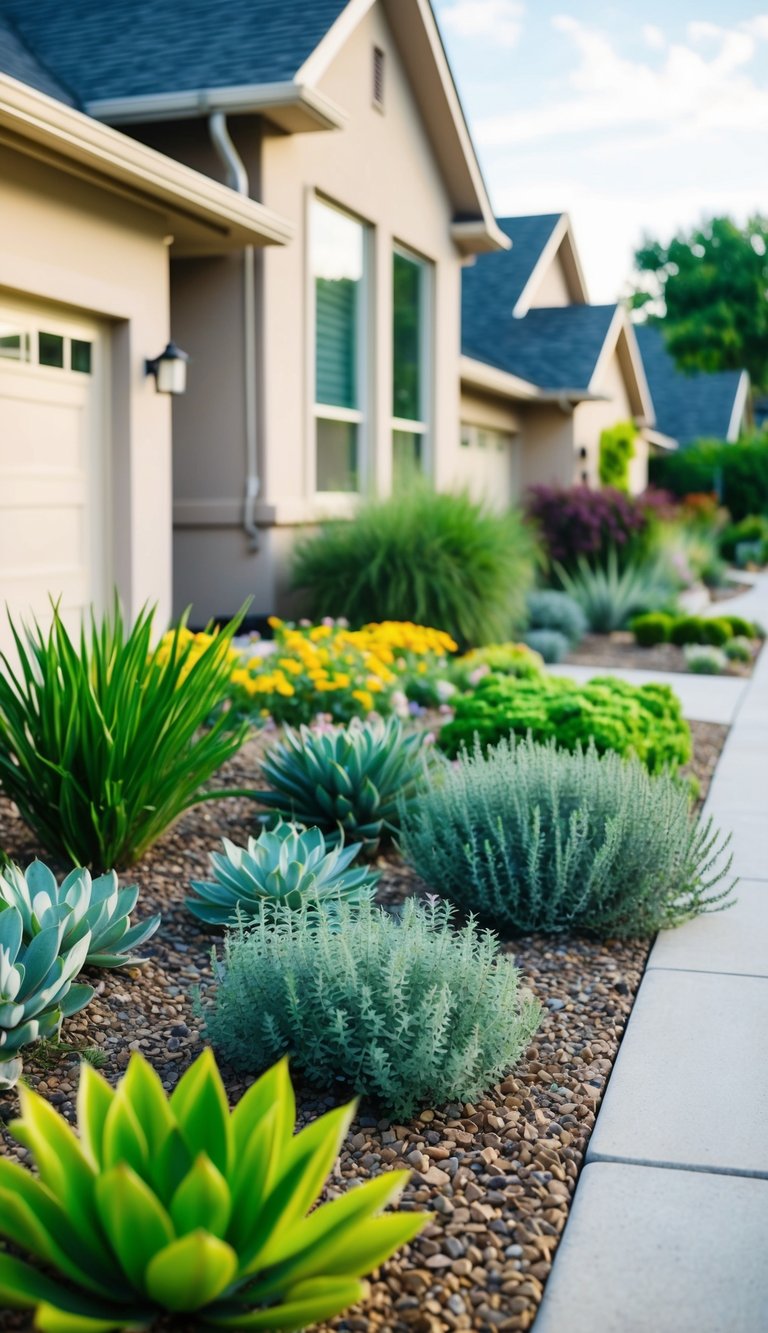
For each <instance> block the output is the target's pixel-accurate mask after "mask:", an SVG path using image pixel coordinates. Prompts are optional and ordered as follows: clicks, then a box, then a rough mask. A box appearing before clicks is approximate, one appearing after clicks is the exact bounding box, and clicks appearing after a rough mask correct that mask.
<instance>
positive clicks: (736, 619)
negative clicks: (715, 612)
mask: <svg viewBox="0 0 768 1333" xmlns="http://www.w3.org/2000/svg"><path fill="white" fill-rule="evenodd" d="M718 619H719V620H727V621H728V624H729V625H730V627H731V634H732V635H733V637H734V639H757V638H759V637H760V635H759V633H758V627H757V625H755V624H754V622H753V621H751V620H745V619H744V617H743V616H729V615H723V616H718Z"/></svg>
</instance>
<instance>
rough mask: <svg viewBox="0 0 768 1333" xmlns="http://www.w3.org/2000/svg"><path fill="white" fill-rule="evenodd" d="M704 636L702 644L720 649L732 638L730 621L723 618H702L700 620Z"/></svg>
mask: <svg viewBox="0 0 768 1333" xmlns="http://www.w3.org/2000/svg"><path fill="white" fill-rule="evenodd" d="M702 631H703V634H704V637H703V639H702V640H701V642H702V643H710V644H712V645H713V647H715V648H722V646H723V644H724V643H727V642H728V640H729V639H730V638H731V637H732V631H731V624H730V621H729V620H727V619H726V618H725V616H704V617H703V619H702Z"/></svg>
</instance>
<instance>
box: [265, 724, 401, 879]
mask: <svg viewBox="0 0 768 1333" xmlns="http://www.w3.org/2000/svg"><path fill="white" fill-rule="evenodd" d="M426 756H427V741H426V737H425V735H424V733H411V734H410V735H409V734H407V733H406V732H405V731H404V730H403V726H402V723H401V722H400V721H399V720H398V719H397V718H396V717H390V718H388V719H387V721H386V722H383V721H381V719H377V718H374V719H371V720H370V721H368V722H360V721H359V720H358V719H356V718H355V719H353V721H352V722H350V723H349V725H348V726H347V727H338V728H328V729H327V730H323V731H316V730H311V729H310V728H309V727H301V728H300V730H299V731H298V732H296V731H291V730H290V728H288V727H286V728H285V731H284V733H283V739H282V740H281V741H279V742H278V743H277V744H276V745H273V746H272V748H271V749H270V750H269V751H268V752H267V755H266V757H265V758H264V759H263V761H262V772H263V774H264V777H265V778H266V780H267V782H268V783H269V787H268V789H267V790H266V791H257V792H254V793H253V795H254V797H255V799H256V800H257V801H260V802H261V804H262V805H266V806H267V807H268V808H269V809H270V810H274V811H276V812H277V814H278V815H279V816H280V817H281V818H282V819H287V820H290V821H291V822H292V823H295V824H303V825H304V826H305V827H307V828H310V827H317V828H319V829H321V830H322V832H323V833H324V834H325V836H326V839H327V840H331V841H336V840H338V839H339V838H345V839H347V840H349V841H351V842H362V843H363V844H364V847H365V850H366V851H367V852H369V853H373V852H374V851H375V850H376V847H377V846H378V843H379V840H380V839H381V838H382V837H384V836H386V835H388V834H391V833H393V832H394V831H395V829H396V828H397V817H398V815H397V811H398V805H397V802H398V798H399V797H403V798H404V799H406V800H415V799H416V794H417V792H418V788H419V786H420V784H421V781H422V779H423V776H424V771H425V762H426Z"/></svg>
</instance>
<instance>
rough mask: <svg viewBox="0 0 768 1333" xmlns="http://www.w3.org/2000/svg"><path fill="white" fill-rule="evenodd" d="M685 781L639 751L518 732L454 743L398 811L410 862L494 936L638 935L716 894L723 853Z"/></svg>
mask: <svg viewBox="0 0 768 1333" xmlns="http://www.w3.org/2000/svg"><path fill="white" fill-rule="evenodd" d="M725 845H726V844H723V843H722V842H721V839H720V837H719V835H718V834H716V833H713V831H712V827H711V823H706V824H702V823H692V821H691V819H690V815H689V796H688V792H687V790H686V788H685V785H684V784H683V783H681V782H679V781H678V780H677V779H675V778H673V777H671V776H670V775H669V774H662V775H661V776H659V777H651V776H650V775H649V774H648V773H647V771H646V770H645V769H644V768H643V766H642V765H641V764H640V763H638V762H637V760H629V761H628V760H626V759H621V758H620V757H619V756H618V755H616V754H605V755H598V753H597V751H596V750H595V749H594V747H591V746H590V748H589V749H587V750H577V751H576V752H575V753H574V754H567V753H564V752H563V751H561V750H558V749H556V748H555V746H554V745H553V744H550V745H536V744H534V743H533V742H532V741H531V740H530V739H527V740H524V741H518V742H515V741H514V740H509V741H503V742H501V744H500V745H498V746H497V747H496V748H495V749H492V750H490V751H489V752H488V753H487V754H485V755H484V754H483V753H482V751H481V749H480V746H479V745H477V744H476V745H475V748H474V750H473V752H472V753H468V752H467V751H464V752H463V753H462V754H461V755H460V756H459V759H458V762H457V763H456V764H454V765H452V766H451V768H450V770H449V771H448V772H446V773H444V774H441V777H440V781H439V782H434V783H431V784H430V786H429V788H428V789H427V790H426V791H425V792H424V793H423V795H422V799H421V801H420V802H419V805H418V807H415V808H411V809H410V810H407V811H406V810H404V811H403V819H402V834H401V848H402V851H403V854H404V856H405V858H406V860H407V861H408V863H409V864H410V865H411V866H412V867H413V868H414V870H416V871H417V873H418V874H419V875H420V876H421V877H422V878H423V879H424V880H426V882H427V884H429V885H431V886H432V887H434V888H436V889H437V888H439V890H440V892H441V893H443V894H445V895H446V897H448V898H450V899H451V900H452V901H453V902H455V903H456V904H457V905H458V906H459V907H460V908H461V909H462V911H465V912H473V913H477V914H478V915H479V916H480V917H481V918H482V919H483V920H485V921H488V922H489V923H491V924H493V925H494V926H495V927H496V928H497V929H499V930H501V931H502V932H504V933H514V934H517V933H526V932H528V931H534V930H536V931H547V932H557V931H566V930H567V931H572V930H585V931H590V932H594V933H595V934H600V935H603V936H607V935H648V934H651V933H652V932H653V931H655V930H660V929H664V928H666V927H669V926H676V925H679V924H680V923H681V922H683V921H686V920H688V919H689V918H690V917H693V916H698V915H699V914H700V913H702V912H708V911H712V910H714V909H716V908H718V907H722V906H724V905H725V902H726V899H727V897H728V895H729V894H730V892H731V888H732V885H730V884H728V885H727V886H726V888H724V889H723V888H722V882H723V880H724V879H725V877H726V875H727V873H728V870H729V868H730V862H729V863H727V864H726V865H725V866H723V867H722V868H721V869H719V870H713V869H712V866H713V860H714V858H716V857H719V855H720V852H721V850H722V849H723V847H724V846H725Z"/></svg>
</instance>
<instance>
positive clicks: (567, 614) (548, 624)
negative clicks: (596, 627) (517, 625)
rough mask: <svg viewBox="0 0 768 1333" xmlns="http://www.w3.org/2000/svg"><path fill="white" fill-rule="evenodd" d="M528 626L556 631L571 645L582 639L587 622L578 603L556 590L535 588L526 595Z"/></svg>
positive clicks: (566, 594)
mask: <svg viewBox="0 0 768 1333" xmlns="http://www.w3.org/2000/svg"><path fill="white" fill-rule="evenodd" d="M527 605H528V624H529V627H530V628H531V629H556V630H558V631H559V633H560V634H564V635H565V637H566V639H569V640H570V642H571V643H578V641H579V639H583V637H584V635H585V633H586V630H587V622H586V619H585V618H584V612H583V611H582V609H581V607H580V606H579V604H578V602H576V601H574V599H573V598H572V597H569V596H568V593H567V592H558V591H557V589H556V588H537V589H535V590H534V591H533V592H529V594H528V602H527Z"/></svg>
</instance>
